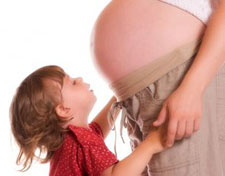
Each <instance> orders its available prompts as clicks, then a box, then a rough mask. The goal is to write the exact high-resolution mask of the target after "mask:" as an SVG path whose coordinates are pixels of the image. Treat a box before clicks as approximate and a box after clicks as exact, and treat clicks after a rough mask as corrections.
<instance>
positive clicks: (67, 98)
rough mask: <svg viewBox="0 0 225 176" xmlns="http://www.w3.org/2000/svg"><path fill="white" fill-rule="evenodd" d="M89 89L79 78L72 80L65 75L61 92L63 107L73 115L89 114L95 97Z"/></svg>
mask: <svg viewBox="0 0 225 176" xmlns="http://www.w3.org/2000/svg"><path fill="white" fill-rule="evenodd" d="M89 88H90V85H89V84H87V83H85V82H83V79H82V78H81V77H78V78H75V79H74V78H71V77H70V76H69V75H66V76H65V77H64V82H63V87H62V90H61V92H62V98H63V104H64V106H65V107H67V108H70V109H71V110H72V112H74V113H75V112H79V113H83V114H84V113H89V112H90V111H91V109H92V107H93V105H94V103H95V102H96V96H95V95H94V92H92V91H90V90H89Z"/></svg>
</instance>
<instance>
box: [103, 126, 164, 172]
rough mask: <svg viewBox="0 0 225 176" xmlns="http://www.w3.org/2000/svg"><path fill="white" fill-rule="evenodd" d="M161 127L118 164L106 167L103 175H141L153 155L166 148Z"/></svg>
mask: <svg viewBox="0 0 225 176" xmlns="http://www.w3.org/2000/svg"><path fill="white" fill-rule="evenodd" d="M160 128H161V127H160ZM160 128H159V129H158V130H155V131H151V132H150V133H149V135H148V136H147V137H146V139H145V140H144V141H143V142H142V143H140V145H139V146H138V147H137V148H136V149H135V150H134V151H133V152H132V153H131V154H130V155H128V156H127V157H126V158H125V159H123V160H121V161H120V162H118V163H117V164H114V165H113V166H111V167H109V168H107V169H105V170H104V171H103V172H102V174H101V176H121V175H127V176H128V175H129V176H139V175H141V173H142V172H143V170H144V169H145V167H146V165H147V164H148V162H149V161H150V160H151V158H152V155H153V154H155V153H158V152H160V151H162V150H164V149H165V148H164V147H163V146H164V143H165V139H166V138H165V136H164V133H163V132H162V129H160ZM163 131H164V130H163Z"/></svg>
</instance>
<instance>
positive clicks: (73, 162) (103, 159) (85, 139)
mask: <svg viewBox="0 0 225 176" xmlns="http://www.w3.org/2000/svg"><path fill="white" fill-rule="evenodd" d="M89 127H90V129H88V128H84V127H77V126H73V125H69V126H68V128H69V130H70V131H69V132H67V133H66V134H65V138H64V141H63V144H62V146H61V147H60V148H59V149H58V150H57V151H56V152H55V153H54V155H53V157H52V159H51V161H50V172H49V176H99V175H100V174H101V172H102V171H103V170H105V169H106V168H108V167H110V166H111V165H113V164H115V163H117V162H118V161H119V160H118V159H117V158H116V156H115V155H114V154H113V153H112V152H111V151H110V150H109V149H108V148H107V146H106V145H105V142H104V138H103V133H102V130H101V128H100V126H99V125H98V124H97V123H96V122H91V123H90V124H89Z"/></svg>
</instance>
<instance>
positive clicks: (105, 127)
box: [93, 96, 119, 139]
mask: <svg viewBox="0 0 225 176" xmlns="http://www.w3.org/2000/svg"><path fill="white" fill-rule="evenodd" d="M116 100H117V99H116V97H115V96H113V97H112V98H111V99H110V100H109V102H108V103H107V104H106V105H105V107H104V108H103V109H102V110H101V111H100V112H99V113H98V115H97V116H96V117H95V118H94V120H93V121H94V122H97V123H98V124H99V125H100V127H101V129H102V132H103V136H104V139H105V138H106V137H107V135H108V133H109V131H110V130H111V126H110V124H109V123H108V119H107V114H108V111H109V109H110V107H111V105H112V104H113V103H114V102H116ZM118 114H119V112H116V114H115V115H114V117H115V118H117V116H118ZM115 120H116V119H115Z"/></svg>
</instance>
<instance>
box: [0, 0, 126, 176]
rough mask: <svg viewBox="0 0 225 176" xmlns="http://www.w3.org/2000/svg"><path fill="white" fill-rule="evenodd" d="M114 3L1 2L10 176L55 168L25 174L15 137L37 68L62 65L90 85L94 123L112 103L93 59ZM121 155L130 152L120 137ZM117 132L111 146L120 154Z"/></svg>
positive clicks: (37, 167)
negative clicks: (95, 32)
mask: <svg viewBox="0 0 225 176" xmlns="http://www.w3.org/2000/svg"><path fill="white" fill-rule="evenodd" d="M109 2H110V1H109V0H79V1H78V0H63V1H58V0H54V1H53V0H38V1H34V0H19V1H18V0H1V1H0V75H1V83H0V84H1V85H0V98H1V99H0V108H1V128H0V130H1V131H0V135H1V144H0V168H1V173H2V174H4V175H7V176H21V175H23V176H40V175H41V176H47V175H48V172H49V164H39V163H37V162H34V164H33V165H32V167H31V168H30V170H29V171H27V172H25V173H20V172H18V171H16V170H18V169H19V168H20V167H18V166H16V164H15V161H16V157H17V154H18V147H17V145H16V144H15V142H14V139H13V137H12V135H11V132H10V123H9V106H10V103H11V100H12V97H13V95H14V93H15V90H16V88H17V87H18V86H19V84H20V82H21V81H22V80H23V79H24V78H25V77H26V76H27V75H28V74H30V73H31V72H33V71H34V70H35V69H37V68H39V67H42V66H45V65H50V64H51V65H52V64H54V65H59V66H61V67H62V68H63V69H64V70H65V71H66V72H67V73H68V74H70V75H71V76H73V77H77V76H81V77H83V79H84V81H86V82H88V83H90V85H91V88H92V89H93V90H94V93H95V95H96V96H97V101H96V104H95V106H94V108H93V110H92V112H91V114H90V117H89V121H91V120H92V119H93V118H94V116H96V115H97V113H98V112H99V111H100V110H101V109H102V108H103V106H104V105H105V104H106V103H107V102H108V101H109V99H110V98H111V96H112V95H113V92H112V91H111V90H110V89H109V87H108V84H107V83H106V81H105V80H104V78H103V77H102V75H101V74H100V73H99V72H98V70H97V68H96V67H95V65H94V63H93V61H92V59H91V54H90V37H91V32H92V28H93V25H94V23H95V21H96V19H97V17H98V15H99V14H100V12H101V11H102V10H103V9H104V7H105V6H106V5H107V4H108V3H109ZM119 121H120V118H118V120H117V123H116V125H117V153H118V159H120V160H121V159H122V158H124V157H125V156H127V155H128V154H129V153H130V147H129V139H128V138H127V132H126V130H125V129H124V130H123V134H124V138H125V141H126V143H125V144H123V143H122V140H121V139H120V137H119ZM114 139H115V138H114V131H112V132H111V133H110V135H109V136H108V138H107V139H106V141H105V142H106V145H107V146H108V147H109V149H110V150H111V151H112V152H114Z"/></svg>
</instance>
